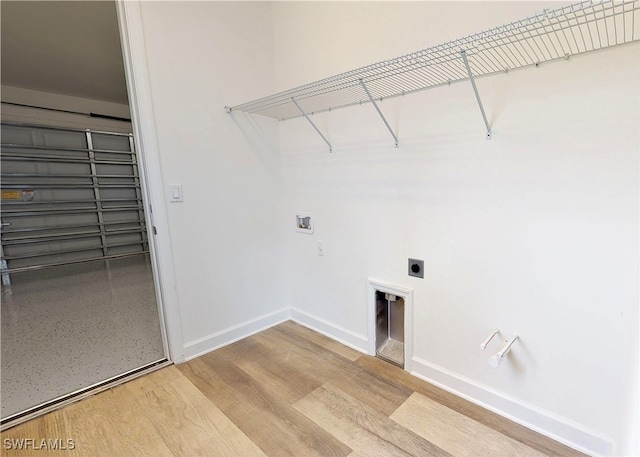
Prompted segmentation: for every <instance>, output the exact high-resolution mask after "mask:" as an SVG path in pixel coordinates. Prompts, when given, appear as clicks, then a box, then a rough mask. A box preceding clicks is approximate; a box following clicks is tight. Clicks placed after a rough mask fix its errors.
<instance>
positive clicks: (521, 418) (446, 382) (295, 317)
mask: <svg viewBox="0 0 640 457" xmlns="http://www.w3.org/2000/svg"><path fill="white" fill-rule="evenodd" d="M287 320H292V321H294V322H296V323H298V324H300V325H303V326H305V327H307V328H309V329H311V330H314V331H316V332H318V333H321V334H323V335H325V336H328V337H329V338H331V339H333V340H336V341H338V342H339V343H342V344H344V345H345V346H349V347H350V348H352V349H355V350H356V351H360V352H362V353H364V354H367V353H368V346H369V344H368V343H369V341H368V338H367V337H366V336H364V335H359V334H357V333H354V332H352V331H350V330H347V329H345V328H342V327H340V326H337V325H335V324H333V323H331V322H329V321H326V320H324V319H321V318H319V317H317V316H314V315H312V314H309V313H307V312H305V311H302V310H299V309H296V308H283V309H281V310H279V311H276V312H274V313H270V314H267V315H264V316H260V317H258V318H255V319H252V320H250V321H247V322H244V323H242V324H239V325H235V326H232V327H229V328H227V329H224V330H221V331H219V332H216V333H213V334H211V335H208V336H205V337H203V338H199V339H197V340H194V341H191V342H189V343H186V344H185V345H184V347H183V355H184V358H183V360H182V361H188V360H191V359H194V358H196V357H198V356H201V355H204V354H206V353H208V352H211V351H214V350H215V349H218V348H220V347H223V346H226V345H228V344H231V343H233V342H235V341H238V340H241V339H243V338H246V337H248V336H251V335H253V334H255V333H258V332H261V331H263V330H266V329H267V328H270V327H273V326H275V325H278V324H280V323H282V322H285V321H287ZM176 362H177V361H176ZM411 374H412V375H414V376H416V377H418V378H421V379H424V380H425V381H427V382H429V383H431V384H433V385H435V386H437V387H440V388H441V389H443V390H446V391H447V392H451V393H452V394H454V395H457V396H459V397H461V398H464V399H466V400H468V401H470V402H472V403H475V404H477V405H479V406H481V407H483V408H485V409H487V410H489V411H493V412H494V413H496V414H499V415H500V416H503V417H506V418H507V419H510V420H512V421H513V422H516V423H518V424H521V425H523V426H525V427H527V428H529V429H531V430H534V431H536V432H538V433H541V434H543V435H545V436H548V437H549V438H551V439H554V440H556V441H558V442H560V443H563V444H565V445H567V446H569V447H572V448H574V449H576V450H578V451H580V452H584V453H585V454H589V455H599V456H611V455H613V453H614V451H615V444H614V442H613V440H612V439H611V438H608V437H605V436H602V435H600V434H599V433H598V432H595V431H593V430H589V429H587V428H586V427H584V426H582V425H581V424H578V423H575V422H573V421H571V420H569V419H566V418H563V417H561V416H558V415H556V414H553V413H551V412H549V411H545V410H542V409H540V408H537V407H535V406H533V405H531V404H528V403H525V402H523V401H521V400H518V399H517V398H514V397H511V396H509V395H506V394H504V393H502V392H499V391H497V390H494V389H492V388H490V387H488V386H485V385H482V384H480V383H478V382H476V381H474V380H472V379H469V378H466V377H464V376H461V375H459V374H457V373H454V372H451V371H449V370H447V369H445V368H443V367H440V366H438V365H435V364H433V363H431V362H428V361H426V360H423V359H420V358H419V357H413V359H412V371H411Z"/></svg>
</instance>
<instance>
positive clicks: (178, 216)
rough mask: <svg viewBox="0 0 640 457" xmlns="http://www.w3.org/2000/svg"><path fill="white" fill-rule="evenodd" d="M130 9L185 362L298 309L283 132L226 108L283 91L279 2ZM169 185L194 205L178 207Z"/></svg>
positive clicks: (166, 270) (132, 48) (167, 281)
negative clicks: (291, 300)
mask: <svg viewBox="0 0 640 457" xmlns="http://www.w3.org/2000/svg"><path fill="white" fill-rule="evenodd" d="M123 15H124V19H125V28H126V29H127V30H126V34H127V36H126V37H125V39H124V40H123V42H124V43H125V44H124V46H125V48H126V49H125V54H126V53H127V52H131V53H132V54H131V60H130V62H129V66H128V70H127V71H129V72H130V73H131V74H130V77H129V84H130V85H131V86H132V87H133V89H134V90H136V89H137V91H136V94H137V95H136V96H137V100H136V102H137V103H136V109H139V110H141V112H142V113H143V115H142V116H141V118H140V119H139V120H138V121H139V123H140V125H141V129H142V133H143V137H144V141H145V142H146V144H145V148H144V150H143V153H144V154H145V155H146V159H147V163H148V164H149V166H148V168H149V169H150V170H151V173H152V175H153V173H155V171H154V170H155V168H154V167H155V166H156V165H158V170H157V172H158V173H160V176H150V183H151V186H152V192H151V193H152V196H153V195H155V198H156V199H157V198H158V196H160V201H159V202H158V201H157V200H156V202H155V203H154V208H155V210H154V211H155V212H156V213H157V212H158V211H160V212H161V213H162V214H163V215H164V214H165V213H166V220H167V221H168V226H167V227H161V229H160V232H159V245H160V246H161V251H162V252H160V257H161V259H160V260H161V269H163V273H162V274H161V276H163V284H164V285H165V286H166V287H170V288H171V290H168V291H167V293H166V294H164V295H165V296H164V298H165V304H166V306H167V310H168V320H169V336H170V343H171V340H172V338H171V337H172V336H173V343H172V344H171V346H172V347H173V348H174V349H173V350H172V355H173V358H174V360H175V361H178V362H179V361H182V360H185V359H188V358H191V357H194V356H196V355H198V354H200V353H203V352H206V351H209V350H212V349H214V348H215V347H217V346H219V345H223V344H228V343H229V342H231V341H233V340H234V339H236V338H238V337H241V336H246V335H247V334H248V333H251V332H253V331H257V330H259V329H261V328H264V327H265V326H269V325H272V324H273V323H275V322H278V321H281V320H283V319H286V318H287V316H288V309H287V306H286V300H285V294H284V249H283V239H284V237H283V235H284V227H283V222H282V220H283V217H282V214H283V212H282V201H283V198H282V185H281V183H282V178H281V168H280V158H279V155H278V153H277V146H276V145H277V128H276V125H275V124H274V123H272V122H266V123H264V122H261V121H260V120H254V119H252V118H248V117H244V116H242V115H241V114H238V115H228V114H227V113H226V112H225V110H224V106H225V105H228V104H233V103H238V102H240V101H242V100H244V99H245V98H255V97H258V96H259V95H261V94H264V93H269V92H272V91H273V89H274V88H275V86H274V77H275V75H274V72H273V39H272V25H271V6H270V4H269V3H263V2H257V3H251V2H239V3H223V2H141V3H140V4H133V3H126V4H120V17H121V20H122V19H123ZM248 31H249V32H250V33H248ZM147 78H148V79H147ZM151 119H153V122H151ZM156 161H157V164H156V163H155V162H156ZM157 178H159V179H157ZM169 184H182V186H183V192H184V202H183V203H168V199H169V195H168V191H167V187H168V185H169ZM167 250H169V251H170V255H167ZM168 258H171V259H172V262H169V263H170V265H169V264H168V262H167V259H168ZM176 321H179V322H176ZM176 325H179V328H178V329H177V331H176V328H175V327H176ZM176 335H177V336H176ZM176 339H178V340H179V341H178V342H177V344H178V346H181V348H180V347H178V349H177V350H176V349H175V348H176Z"/></svg>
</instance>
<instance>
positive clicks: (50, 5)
mask: <svg viewBox="0 0 640 457" xmlns="http://www.w3.org/2000/svg"><path fill="white" fill-rule="evenodd" d="M0 8H1V9H0V13H1V16H2V24H1V25H2V29H1V35H2V45H1V51H2V54H1V55H2V61H1V63H2V73H1V80H2V84H3V85H7V86H15V87H21V88H25V89H31V90H38V91H44V92H52V93H56V94H63V95H72V96H76V97H84V98H90V99H95V100H103V101H107V102H112V103H121V104H128V100H127V89H126V82H125V76H124V65H123V62H122V51H121V48H120V36H119V32H118V21H117V16H116V6H115V2H113V1H60V2H59V1H4V0H3V1H2V2H0Z"/></svg>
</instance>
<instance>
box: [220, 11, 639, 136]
mask: <svg viewBox="0 0 640 457" xmlns="http://www.w3.org/2000/svg"><path fill="white" fill-rule="evenodd" d="M639 28H640V0H605V1H586V2H580V3H575V4H572V5H569V6H565V7H562V8H558V9H553V10H544V11H543V12H541V13H539V14H536V15H534V16H532V17H528V18H526V19H522V20H519V21H516V22H512V23H510V24H507V25H503V26H500V27H495V28H493V29H490V30H487V31H484V32H480V33H476V34H474V35H470V36H467V37H464V38H460V39H457V40H454V41H450V42H447V43H444V44H440V45H437V46H433V47H430V48H427V49H423V50H420V51H417V52H414V53H412V54H407V55H404V56H401V57H397V58H394V59H390V60H385V61H382V62H378V63H375V64H372V65H368V66H366V67H362V68H359V69H356V70H352V71H349V72H346V73H341V74H339V75H335V76H331V77H329V78H325V79H322V80H319V81H316V82H313V83H310V84H306V85H303V86H300V87H296V88H293V89H290V90H286V91H284V92H280V93H277V94H274V95H270V96H267V97H263V98H260V99H257V100H254V101H250V102H247V103H243V104H241V105H236V106H227V107H225V109H226V111H227V112H229V113H231V112H233V111H243V112H247V113H253V114H260V115H263V116H268V117H272V118H275V119H278V120H287V119H292V118H296V117H302V116H304V117H307V119H309V118H308V116H307V115H309V114H315V113H320V112H325V111H331V110H334V109H338V108H344V107H347V106H353V105H358V104H362V103H368V102H372V103H373V104H374V105H375V106H376V108H377V105H376V100H377V101H382V100H384V99H388V98H392V97H398V96H402V95H405V94H410V93H413V92H417V91H421V90H425V89H430V88H433V87H438V86H442V85H447V84H451V83H453V82H458V81H463V80H467V79H469V80H471V82H472V83H473V78H474V76H475V77H479V76H486V75H491V74H496V73H500V72H508V71H510V70H514V69H518V68H524V67H530V66H533V67H535V66H539V65H540V64H542V63H544V62H550V61H554V60H558V59H568V58H569V57H571V56H573V55H577V54H583V53H586V52H591V51H595V50H598V49H604V48H608V47H611V46H616V45H621V44H625V43H630V42H633V41H637V40H638V39H639V35H640V30H638V29H639ZM474 89H475V84H474ZM476 96H477V97H478V102H479V103H480V99H479V96H478V93H477V91H476ZM480 107H481V109H482V104H481V103H480ZM380 114H381V113H380ZM483 116H484V113H483ZM383 119H384V117H383ZM385 122H386V121H385ZM485 123H486V119H485ZM312 124H313V123H312ZM387 127H388V125H387ZM487 127H488V126H487ZM318 133H320V132H318ZM489 134H490V132H489ZM394 137H395V135H394ZM325 141H326V140H325ZM396 143H397V138H396Z"/></svg>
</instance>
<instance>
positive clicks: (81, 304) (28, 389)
mask: <svg viewBox="0 0 640 457" xmlns="http://www.w3.org/2000/svg"><path fill="white" fill-rule="evenodd" d="M108 263H109V265H106V262H94V263H92V264H84V265H76V266H67V267H61V268H55V269H51V270H43V271H40V272H29V273H21V274H14V275H12V281H13V284H12V286H11V287H10V288H3V291H2V334H1V346H2V361H1V368H2V370H1V384H0V386H1V389H2V390H1V394H2V396H1V400H0V403H1V406H2V413H1V414H2V417H3V418H5V417H8V416H10V415H12V414H15V413H16V412H19V411H23V410H25V409H27V408H30V407H32V406H35V405H38V404H40V403H42V402H45V401H48V400H52V399H54V398H57V397H60V396H62V395H65V394H68V393H71V392H73V391H76V390H78V389H81V388H84V387H87V386H89V385H92V384H95V383H97V382H100V381H104V380H105V379H108V378H111V377H113V376H117V375H119V374H122V373H124V372H127V371H129V370H132V369H135V368H138V367H141V366H143V365H146V364H148V363H151V362H154V361H157V360H159V359H162V358H164V350H163V346H162V338H161V333H160V323H159V318H158V310H157V306H156V297H155V290H154V286H153V276H152V273H151V265H150V263H149V259H148V257H146V256H138V257H132V258H126V259H119V260H112V261H109V262H108Z"/></svg>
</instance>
